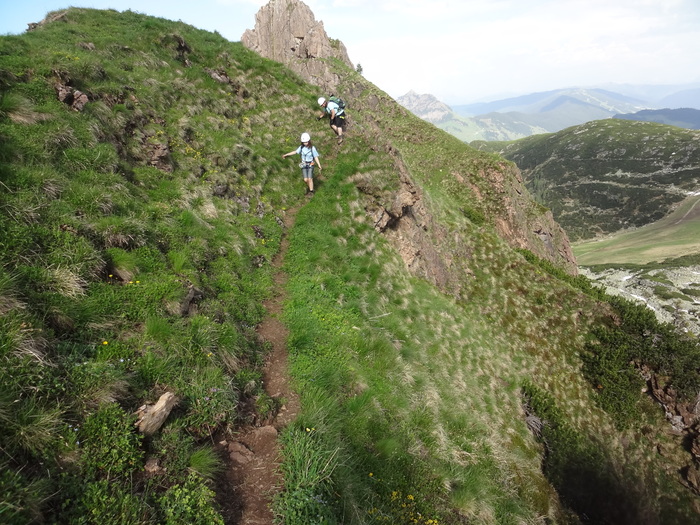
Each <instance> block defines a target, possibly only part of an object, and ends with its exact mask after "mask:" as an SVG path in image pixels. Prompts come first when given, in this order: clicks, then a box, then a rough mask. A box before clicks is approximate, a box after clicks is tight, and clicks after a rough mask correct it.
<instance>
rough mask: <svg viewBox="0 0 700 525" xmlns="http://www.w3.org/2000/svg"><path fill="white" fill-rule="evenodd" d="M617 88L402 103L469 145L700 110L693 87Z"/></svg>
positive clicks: (410, 98)
mask: <svg viewBox="0 0 700 525" xmlns="http://www.w3.org/2000/svg"><path fill="white" fill-rule="evenodd" d="M617 87H619V88H620V90H621V91H624V93H623V92H616V91H610V90H609V89H602V88H567V89H558V90H553V91H544V92H539V93H530V94H527V95H522V96H518V97H512V98H506V99H502V100H495V101H492V102H479V103H474V104H466V105H458V106H454V107H450V106H448V105H447V104H445V103H443V102H441V101H440V100H438V99H437V98H436V97H434V96H433V95H430V94H424V95H419V94H417V93H415V92H413V91H409V92H408V93H407V94H406V95H404V96H402V97H399V98H398V99H397V102H398V103H399V104H401V105H402V106H404V107H405V108H407V109H408V110H409V111H411V112H412V113H414V114H415V115H417V116H419V117H420V118H422V119H423V120H427V121H428V122H432V123H433V124H435V125H436V126H437V127H439V128H441V129H443V130H445V131H447V132H448V133H450V134H452V135H454V136H456V137H457V138H459V139H461V140H463V141H465V142H471V141H474V140H487V141H492V140H495V141H502V140H515V139H519V138H524V137H528V136H530V135H537V134H540V133H548V132H556V131H560V130H562V129H565V128H567V127H570V126H576V125H579V124H583V123H585V122H590V121H592V120H601V119H606V118H611V117H619V118H626V117H621V115H630V114H637V113H639V112H640V111H644V110H649V109H659V108H664V107H671V108H678V107H683V108H689V109H700V88H697V86H694V85H691V86H675V87H673V86H629V85H625V86H617ZM642 117H644V115H642ZM657 118H661V117H657ZM664 118H666V119H668V117H664ZM684 118H686V117H685V116H684ZM636 120H646V118H639V119H636ZM653 121H655V122H663V123H671V122H670V121H667V120H663V121H661V120H653ZM673 122H677V124H673V125H679V124H681V123H684V122H686V121H685V120H683V119H678V118H676V119H675V120H674V121H673ZM691 122H692V121H691ZM681 127H688V126H681ZM693 129H695V128H694V127H693Z"/></svg>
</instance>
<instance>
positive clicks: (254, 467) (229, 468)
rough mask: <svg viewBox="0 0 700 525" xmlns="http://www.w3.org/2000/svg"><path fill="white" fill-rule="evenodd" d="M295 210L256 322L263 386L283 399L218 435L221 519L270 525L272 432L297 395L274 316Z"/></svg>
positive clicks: (274, 481)
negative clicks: (262, 349)
mask: <svg viewBox="0 0 700 525" xmlns="http://www.w3.org/2000/svg"><path fill="white" fill-rule="evenodd" d="M297 211H298V209H297V208H294V209H290V210H287V212H286V214H285V217H284V223H285V234H284V237H283V238H282V243H281V246H280V250H279V252H278V253H277V255H276V256H275V258H274V259H273V261H272V266H273V268H274V269H275V275H274V280H275V292H276V295H275V296H274V297H272V298H271V299H269V300H268V301H266V302H265V303H264V306H265V310H266V312H267V314H266V316H265V318H264V319H263V322H262V323H261V324H260V325H259V326H258V328H257V332H258V335H259V336H260V338H261V339H262V340H263V341H267V342H269V343H270V344H271V345H272V350H271V352H270V354H269V355H268V357H267V360H266V363H265V368H264V374H263V382H264V386H265V391H266V392H267V393H268V394H269V395H270V396H272V397H273V398H275V399H276V400H284V405H283V406H282V407H281V408H280V410H279V412H278V413H277V414H275V415H274V416H273V417H272V418H271V419H269V420H266V421H255V422H254V423H253V424H251V425H248V426H245V427H243V428H240V429H238V432H236V433H235V435H234V436H232V437H228V439H226V438H221V439H220V440H218V443H217V447H218V449H219V452H220V453H221V454H222V456H224V457H226V459H227V461H226V472H225V474H224V475H223V476H221V478H220V479H219V482H218V487H217V494H218V498H217V499H218V502H219V504H220V505H221V507H222V514H223V517H224V521H225V523H226V524H227V525H271V524H272V523H273V520H274V517H273V513H272V511H271V510H270V503H271V502H272V498H273V497H274V495H275V494H277V493H279V492H280V491H281V490H282V486H283V479H282V475H281V473H280V472H279V466H280V460H281V458H280V449H279V442H278V439H277V438H278V432H279V431H280V430H281V429H283V428H284V427H285V426H286V425H287V424H289V423H290V422H291V421H293V420H294V418H295V417H296V415H297V414H298V412H299V398H298V396H297V394H296V393H295V392H293V391H292V390H291V386H290V379H289V376H288V371H287V346H286V341H287V335H288V332H287V329H286V327H285V326H284V324H283V323H282V321H281V320H280V317H281V313H282V305H283V304H284V301H285V299H286V295H285V286H286V282H287V275H286V274H285V273H284V272H282V270H281V266H282V262H283V260H284V256H285V254H286V252H287V248H288V247H289V241H288V239H287V236H286V232H288V231H289V230H290V229H291V227H292V226H293V224H294V219H295V217H296V212H297Z"/></svg>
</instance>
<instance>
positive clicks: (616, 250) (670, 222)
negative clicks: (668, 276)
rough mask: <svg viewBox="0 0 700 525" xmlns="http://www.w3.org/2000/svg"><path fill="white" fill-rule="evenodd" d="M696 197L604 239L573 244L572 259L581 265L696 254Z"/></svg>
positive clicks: (699, 224) (643, 261)
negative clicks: (666, 214) (664, 214)
mask: <svg viewBox="0 0 700 525" xmlns="http://www.w3.org/2000/svg"><path fill="white" fill-rule="evenodd" d="M698 201H700V198H699V197H697V196H691V197H688V198H686V199H685V200H684V201H683V202H682V203H681V204H680V205H679V206H678V208H676V209H675V210H674V211H673V212H672V213H671V214H670V215H668V216H666V217H664V218H663V219H661V220H660V221H656V222H654V223H652V224H649V225H646V226H643V227H641V228H638V229H634V230H631V231H623V232H620V233H617V234H615V235H612V236H610V237H607V238H605V239H600V240H594V241H585V242H579V243H577V244H575V245H574V253H575V254H576V260H577V261H578V263H579V264H580V265H582V266H591V265H597V264H616V263H617V264H620V263H629V264H646V263H649V262H654V261H657V262H658V261H663V260H665V259H670V258H674V257H682V256H684V255H691V254H697V253H700V241H699V240H698V239H700V236H699V235H698V234H699V233H700V220H699V219H700V214H699V213H698Z"/></svg>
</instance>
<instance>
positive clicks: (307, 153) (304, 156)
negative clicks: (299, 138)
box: [297, 145, 320, 164]
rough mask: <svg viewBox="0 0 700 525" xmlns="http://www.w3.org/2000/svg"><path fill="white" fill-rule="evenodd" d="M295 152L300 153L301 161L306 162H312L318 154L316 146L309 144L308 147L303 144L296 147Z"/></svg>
mask: <svg viewBox="0 0 700 525" xmlns="http://www.w3.org/2000/svg"><path fill="white" fill-rule="evenodd" d="M297 153H298V154H299V155H301V161H302V162H306V163H307V164H308V163H311V162H313V161H314V159H315V158H316V157H319V156H320V155H319V154H318V151H316V146H311V147H310V148H309V147H306V146H303V145H302V146H299V147H298V148H297Z"/></svg>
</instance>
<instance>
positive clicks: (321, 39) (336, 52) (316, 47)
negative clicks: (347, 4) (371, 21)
mask: <svg viewBox="0 0 700 525" xmlns="http://www.w3.org/2000/svg"><path fill="white" fill-rule="evenodd" d="M241 43H242V44H243V45H244V46H246V47H247V48H249V49H251V50H253V51H256V52H257V53H259V54H260V55H261V56H264V57H266V58H270V59H272V60H276V61H278V62H282V63H283V64H284V65H286V66H287V67H289V69H291V70H292V71H294V72H295V73H297V74H298V75H300V76H301V77H302V78H303V79H304V80H306V81H307V82H309V83H311V84H315V85H317V86H320V87H321V88H323V91H324V92H325V91H333V90H335V88H336V87H337V86H338V84H339V82H340V78H339V77H338V75H337V73H334V72H333V70H332V69H331V68H330V67H329V66H328V64H327V63H326V62H325V61H324V60H318V59H328V58H334V59H337V60H340V61H341V62H342V63H344V64H346V65H347V66H348V67H350V68H353V64H352V62H351V61H350V57H349V56H348V52H347V50H346V49H345V46H344V45H343V43H342V42H340V41H339V40H331V39H330V38H328V35H327V34H326V30H325V29H324V27H323V22H322V21H320V22H317V21H316V19H315V17H314V14H313V12H311V9H309V7H308V6H307V5H306V4H305V3H303V2H301V1H300V0H271V1H270V2H269V3H268V4H266V5H264V6H263V7H261V8H260V11H258V12H257V14H256V15H255V29H253V30H250V29H247V30H246V31H245V32H244V33H243V36H242V37H241Z"/></svg>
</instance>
